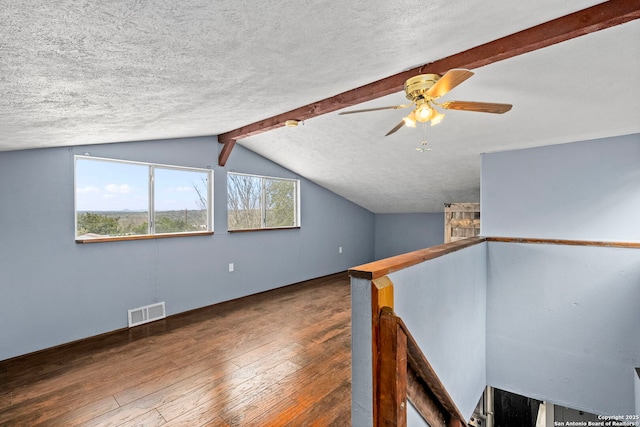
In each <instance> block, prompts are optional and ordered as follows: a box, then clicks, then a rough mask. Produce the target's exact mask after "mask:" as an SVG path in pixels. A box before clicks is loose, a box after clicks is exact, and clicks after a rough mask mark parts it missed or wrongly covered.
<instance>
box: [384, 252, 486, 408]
mask: <svg viewBox="0 0 640 427" xmlns="http://www.w3.org/2000/svg"><path fill="white" fill-rule="evenodd" d="M485 260H486V244H484V243H482V244H478V245H474V246H471V247H469V248H466V249H462V250H459V251H457V252H453V253H451V254H448V255H445V256H442V257H439V258H436V259H432V260H429V261H426V262H423V263H420V264H417V265H414V266H411V267H408V268H405V269H403V270H400V271H396V272H394V273H391V274H389V278H390V279H391V281H392V282H393V284H394V286H393V288H394V305H395V309H394V310H395V312H396V313H397V314H398V316H400V317H401V318H402V320H403V321H404V322H405V324H406V325H407V327H408V328H409V330H410V331H411V334H412V335H413V337H414V338H415V340H416V342H417V343H418V345H419V346H420V348H421V349H422V351H423V353H424V355H425V356H426V357H427V360H429V363H431V365H432V366H433V369H434V370H435V372H436V373H437V374H438V377H439V378H440V380H441V381H442V383H443V384H444V386H445V387H446V389H447V391H448V392H449V394H450V395H451V397H452V398H453V400H454V401H455V402H456V404H457V405H458V408H459V409H460V411H461V412H462V414H463V415H464V416H465V417H466V418H467V419H469V417H471V414H472V413H473V410H474V409H475V407H476V405H477V404H478V400H479V399H480V397H481V396H482V392H483V391H484V388H485V386H486V384H487V381H486V357H485V353H486V351H485V334H486V321H485V318H486V316H485V312H486V301H487V294H486V261H485Z"/></svg>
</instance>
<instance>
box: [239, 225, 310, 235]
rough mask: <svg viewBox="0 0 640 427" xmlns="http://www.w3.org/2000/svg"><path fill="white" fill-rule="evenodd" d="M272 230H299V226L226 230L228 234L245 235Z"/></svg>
mask: <svg viewBox="0 0 640 427" xmlns="http://www.w3.org/2000/svg"><path fill="white" fill-rule="evenodd" d="M273 230H300V226H296V227H272V228H245V229H242V230H228V232H229V233H247V232H253V231H273Z"/></svg>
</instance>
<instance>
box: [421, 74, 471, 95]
mask: <svg viewBox="0 0 640 427" xmlns="http://www.w3.org/2000/svg"><path fill="white" fill-rule="evenodd" d="M471 76H473V71H469V70H465V69H462V68H460V69H453V70H449V71H447V72H446V73H445V74H444V76H442V77H440V80H438V81H437V82H436V84H434V85H433V86H431V87H430V88H429V90H427V92H426V94H427V95H428V96H430V97H432V98H440V97H441V96H442V95H444V94H445V93H447V92H449V91H450V90H451V89H453V88H454V87H456V86H458V85H459V84H460V83H462V82H463V81H465V80H467V79H468V78H469V77H471Z"/></svg>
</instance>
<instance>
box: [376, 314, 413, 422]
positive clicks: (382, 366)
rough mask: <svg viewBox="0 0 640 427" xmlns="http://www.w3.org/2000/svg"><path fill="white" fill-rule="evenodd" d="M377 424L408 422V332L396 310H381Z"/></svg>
mask: <svg viewBox="0 0 640 427" xmlns="http://www.w3.org/2000/svg"><path fill="white" fill-rule="evenodd" d="M379 326H380V334H379V343H378V361H379V363H378V368H379V371H378V382H377V383H378V384H377V385H378V388H377V403H378V413H377V415H378V416H377V423H376V425H377V426H406V425H407V335H406V334H405V333H404V331H403V329H402V327H401V326H400V324H399V323H398V319H397V317H396V316H394V314H393V310H392V309H391V308H389V307H384V308H383V309H382V310H381V313H380V325H379Z"/></svg>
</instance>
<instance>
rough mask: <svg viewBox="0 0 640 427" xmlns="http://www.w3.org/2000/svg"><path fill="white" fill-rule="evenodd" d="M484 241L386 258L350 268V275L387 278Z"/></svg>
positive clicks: (461, 242)
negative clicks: (413, 266)
mask: <svg viewBox="0 0 640 427" xmlns="http://www.w3.org/2000/svg"><path fill="white" fill-rule="evenodd" d="M484 241H485V238H484V237H470V238H468V239H464V240H458V241H455V242H451V243H445V244H443V245H438V246H432V247H430V248H426V249H420V250H417V251H413V252H409V253H406V254H402V255H397V256H393V257H391V258H386V259H382V260H380V261H374V262H370V263H368V264H362V265H359V266H357V267H353V268H350V269H349V275H350V276H352V277H360V278H363V279H369V280H373V279H377V278H378V277H382V276H386V275H387V274H389V273H393V272H394V271H399V270H402V269H404V268H407V267H411V266H412V265H416V264H420V263H421V262H424V261H428V260H430V259H434V258H438V257H441V256H443V255H446V254H450V253H452V252H456V251H459V250H460V249H464V248H467V247H469V246H473V245H477V244H478V243H482V242H484Z"/></svg>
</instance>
